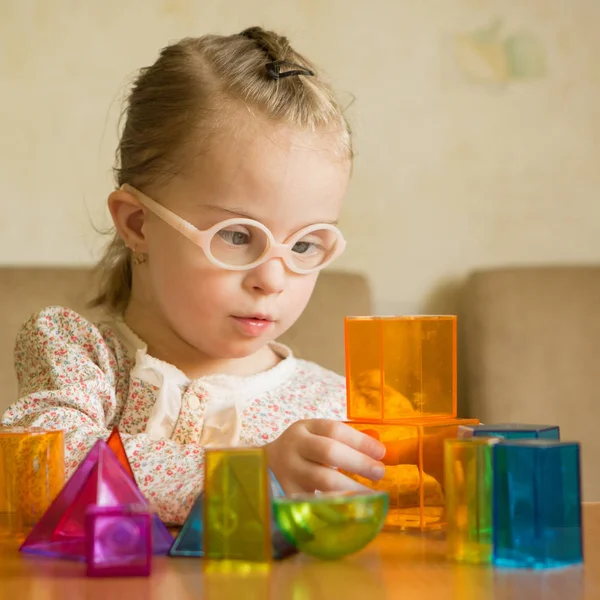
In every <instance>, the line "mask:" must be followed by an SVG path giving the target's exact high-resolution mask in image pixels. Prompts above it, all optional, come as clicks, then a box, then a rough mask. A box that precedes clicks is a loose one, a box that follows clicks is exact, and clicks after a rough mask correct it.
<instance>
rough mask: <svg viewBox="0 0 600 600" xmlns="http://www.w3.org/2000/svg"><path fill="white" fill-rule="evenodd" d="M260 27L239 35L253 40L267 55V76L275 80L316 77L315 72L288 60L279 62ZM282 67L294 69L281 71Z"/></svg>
mask: <svg viewBox="0 0 600 600" xmlns="http://www.w3.org/2000/svg"><path fill="white" fill-rule="evenodd" d="M261 31H262V30H261V28H260V27H250V28H248V29H244V31H242V32H241V33H240V34H239V35H241V36H242V37H245V38H246V39H249V40H252V41H253V42H254V43H255V44H256V45H257V46H258V47H259V48H260V49H261V50H262V51H263V52H264V53H265V54H266V55H267V58H268V59H269V62H268V63H266V64H265V69H266V71H267V75H268V76H269V77H270V78H271V79H274V80H277V79H283V78H284V77H292V76H294V75H304V76H305V77H314V75H315V73H314V71H311V70H310V69H307V68H306V67H303V66H302V65H299V64H297V63H293V62H290V61H288V60H277V59H276V58H275V57H274V56H273V54H272V52H271V48H270V47H269V45H268V44H267V43H265V41H264V40H263V39H262V38H261V36H260V33H261ZM281 67H293V68H292V69H289V70H287V71H281Z"/></svg>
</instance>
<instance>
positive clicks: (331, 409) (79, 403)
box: [2, 307, 346, 524]
mask: <svg viewBox="0 0 600 600" xmlns="http://www.w3.org/2000/svg"><path fill="white" fill-rule="evenodd" d="M121 329H122V326H121ZM273 347H274V350H275V351H276V352H278V353H280V354H281V355H282V358H283V359H282V360H281V361H280V362H279V364H278V365H276V366H275V367H273V368H272V369H270V370H268V371H266V372H264V373H260V374H258V375H254V376H251V377H235V376H227V375H212V376H207V377H202V378H199V379H196V380H191V381H190V380H187V381H186V382H185V383H183V384H182V383H181V382H179V384H178V385H179V387H180V390H181V395H180V398H181V399H180V409H179V415H178V416H177V418H176V420H175V422H171V423H170V425H171V426H170V432H171V433H170V436H168V437H164V438H161V439H155V438H153V437H150V436H149V435H148V434H147V432H146V425H147V423H148V420H149V418H150V416H151V414H152V411H153V407H154V405H155V403H156V400H157V397H158V396H159V394H160V387H159V386H157V385H154V384H153V383H149V382H148V381H147V380H145V379H141V378H138V377H136V376H135V372H136V370H135V367H136V351H135V348H132V346H131V344H129V343H127V340H126V339H124V337H123V335H122V333H120V332H119V325H118V323H116V322H115V323H97V324H95V323H91V322H90V321H88V320H86V319H85V318H84V317H83V316H81V315H79V314H77V313H75V312H74V311H72V310H70V309H67V308H62V307H50V308H46V309H44V310H42V311H40V312H39V313H37V314H35V315H34V316H33V317H31V318H30V319H29V320H28V321H27V322H26V323H25V325H24V326H23V328H22V329H21V331H20V333H19V335H18V337H17V341H16V346H15V369H16V373H17V378H18V382H19V399H18V400H17V402H15V403H14V404H13V405H12V406H10V407H9V408H8V410H7V411H6V413H5V414H4V416H3V418H2V424H3V425H13V426H24V427H27V426H39V427H46V428H53V429H62V430H64V431H65V461H66V465H65V466H66V474H67V477H69V476H70V475H71V474H72V473H73V471H74V470H75V469H76V468H77V466H78V465H79V464H80V463H81V461H82V460H83V458H84V457H85V455H86V454H87V453H88V452H89V450H90V449H91V447H92V446H93V444H94V443H95V442H96V440H98V439H100V438H103V439H106V438H107V437H108V436H109V434H110V432H111V430H112V428H113V427H115V426H118V427H119V430H120V433H121V436H122V438H123V442H124V445H125V449H126V452H127V455H128V458H129V461H130V463H131V466H132V468H133V471H134V473H135V477H136V480H137V482H138V485H139V486H140V489H141V491H142V492H143V493H144V495H145V496H146V498H147V499H148V500H149V501H150V503H151V504H152V505H153V507H154V509H155V510H156V511H157V513H158V514H159V516H160V517H161V519H163V521H165V522H166V523H173V524H181V523H182V522H183V521H184V520H185V518H186V516H187V514H188V512H189V510H190V508H191V505H192V503H193V502H194V500H195V499H196V497H197V496H198V494H199V493H200V491H201V490H202V485H203V461H204V447H205V446H204V445H203V444H202V443H201V440H202V439H207V437H208V438H210V437H211V436H210V435H208V436H207V431H205V425H206V423H205V418H204V417H205V415H208V414H210V413H211V411H212V412H214V406H215V403H216V402H223V401H225V402H226V403H227V402H228V403H229V404H231V403H235V404H236V406H238V407H239V406H242V407H243V408H242V409H240V424H239V431H238V435H237V438H236V439H238V442H237V443H238V444H239V445H240V446H260V445H264V444H266V443H268V442H270V441H272V440H274V439H276V438H277V437H278V436H279V435H281V434H282V433H283V432H284V431H285V429H287V427H289V425H291V424H292V423H294V422H295V421H298V420H302V419H314V418H327V419H336V420H341V419H343V418H344V417H345V414H346V403H345V398H346V392H345V382H344V379H343V378H342V377H341V376H339V375H337V374H335V373H333V372H331V371H328V370H326V369H324V368H322V367H320V366H318V365H316V364H314V363H311V362H308V361H304V360H300V359H297V358H295V357H294V356H292V354H291V352H290V351H289V350H288V349H286V348H285V347H282V346H280V345H277V344H274V346H273ZM138 354H139V349H138ZM154 360H156V359H154ZM157 362H160V361H157ZM163 365H164V366H165V368H164V371H165V372H168V371H169V370H173V369H174V367H173V366H172V365H167V363H163ZM172 420H174V419H172ZM203 436H204V437H203Z"/></svg>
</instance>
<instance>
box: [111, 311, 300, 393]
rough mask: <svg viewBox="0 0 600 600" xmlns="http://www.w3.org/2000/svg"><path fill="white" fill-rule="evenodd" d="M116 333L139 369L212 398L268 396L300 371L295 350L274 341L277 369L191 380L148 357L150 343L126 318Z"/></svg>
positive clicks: (117, 321)
mask: <svg viewBox="0 0 600 600" xmlns="http://www.w3.org/2000/svg"><path fill="white" fill-rule="evenodd" d="M111 325H113V326H114V327H113V328H114V330H115V333H116V334H117V336H118V337H119V339H120V340H121V342H122V343H123V344H124V345H125V347H126V348H127V350H128V352H129V354H130V355H131V356H135V358H136V367H138V368H139V367H142V366H143V367H144V368H150V369H152V370H153V371H155V372H157V373H160V375H161V378H163V379H165V380H169V381H173V382H177V384H178V385H184V386H186V387H187V386H194V387H197V388H198V389H199V390H200V389H204V390H206V392H207V393H208V394H209V395H211V394H212V393H218V394H220V395H223V394H225V395H227V396H244V397H248V396H253V395H256V394H260V393H266V392H268V391H270V390H272V389H274V388H277V387H279V386H280V385H281V384H283V383H284V382H285V381H287V380H289V379H290V377H291V376H292V374H293V373H294V371H295V369H296V362H297V361H296V358H295V357H294V355H293V353H292V350H291V349H290V348H289V347H287V346H285V345H284V344H280V343H278V342H270V343H269V347H270V348H271V349H272V350H273V352H275V353H276V354H277V355H278V356H280V357H281V358H282V360H281V361H280V362H279V363H277V364H276V365H275V366H274V367H272V368H270V369H267V370H266V371H263V372H262V373H257V374H256V375H246V376H240V375H228V374H223V373H215V374H213V375H205V376H202V377H199V378H198V379H190V378H189V377H187V375H186V374H185V373H184V372H183V371H181V370H180V369H178V368H177V367H176V366H175V365H172V364H171V363H168V362H166V361H163V360H160V359H158V358H155V357H154V356H151V355H149V354H148V344H146V343H145V342H144V341H143V340H142V339H141V338H140V337H139V336H138V335H137V334H136V333H135V332H134V331H133V330H132V329H131V328H130V327H129V326H128V325H127V324H126V323H125V321H124V320H123V319H115V320H114V321H113V323H111Z"/></svg>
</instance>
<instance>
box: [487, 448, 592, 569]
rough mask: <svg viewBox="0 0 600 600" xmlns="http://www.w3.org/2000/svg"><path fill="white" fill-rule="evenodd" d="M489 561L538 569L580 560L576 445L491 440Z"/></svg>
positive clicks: (578, 474)
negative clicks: (491, 554) (491, 543)
mask: <svg viewBox="0 0 600 600" xmlns="http://www.w3.org/2000/svg"><path fill="white" fill-rule="evenodd" d="M493 452H494V502H493V505H494V563H495V564H496V565H498V566H502V567H526V568H533V569H542V568H547V567H562V566H566V565H572V564H577V563H581V562H582V561H583V547H582V538H581V482H580V468H579V444H578V443H576V442H559V441H553V440H543V439H529V440H510V441H509V440H504V441H502V442H500V443H498V444H495V445H494V450H493Z"/></svg>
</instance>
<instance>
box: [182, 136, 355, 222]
mask: <svg viewBox="0 0 600 600" xmlns="http://www.w3.org/2000/svg"><path fill="white" fill-rule="evenodd" d="M335 143H336V142H335V139H334V137H333V136H332V135H331V134H327V133H318V132H316V133H314V132H307V131H302V130H297V129H293V128H290V127H287V128H286V127H280V128H271V129H269V128H267V129H264V130H256V129H254V130H251V129H250V130H242V131H240V132H237V133H234V132H225V133H223V134H219V135H218V136H216V137H215V139H213V140H212V141H211V143H210V144H209V145H208V147H207V148H206V149H205V150H204V151H202V152H199V153H197V154H196V156H195V157H194V159H193V160H192V164H190V168H189V169H188V170H187V173H186V175H185V177H181V178H177V182H176V185H174V186H173V187H174V188H175V189H173V193H172V194H170V196H171V197H172V198H173V200H174V201H177V202H178V203H179V202H185V204H186V205H187V206H188V208H189V206H190V203H192V204H193V205H195V206H198V207H201V206H206V205H210V206H217V207H222V208H224V209H227V210H234V211H235V209H236V208H238V209H240V211H241V212H245V213H249V214H252V215H254V216H255V218H259V219H261V220H262V219H265V218H271V219H277V218H281V217H283V216H290V215H291V216H294V213H301V214H304V217H305V219H306V216H311V217H312V215H313V214H314V216H315V218H317V217H319V218H320V219H321V220H328V221H329V220H335V219H336V218H337V216H338V215H339V210H340V208H341V202H342V199H343V197H344V195H345V192H346V188H347V185H348V180H349V175H350V167H351V165H350V161H349V160H348V159H344V158H342V157H341V156H339V155H338V153H337V152H336V146H335Z"/></svg>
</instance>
